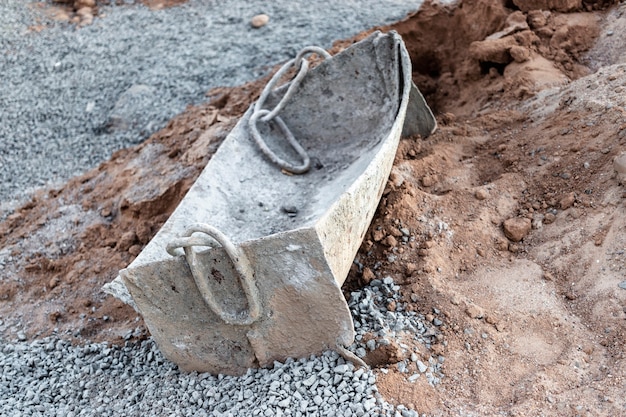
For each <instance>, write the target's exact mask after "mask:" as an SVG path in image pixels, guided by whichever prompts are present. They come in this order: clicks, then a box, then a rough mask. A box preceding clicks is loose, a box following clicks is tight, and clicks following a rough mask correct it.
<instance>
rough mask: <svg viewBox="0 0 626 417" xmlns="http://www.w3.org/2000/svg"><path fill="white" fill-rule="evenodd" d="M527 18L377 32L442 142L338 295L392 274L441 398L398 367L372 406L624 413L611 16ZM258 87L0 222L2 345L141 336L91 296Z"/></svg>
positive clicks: (418, 147) (387, 203) (418, 17)
mask: <svg viewBox="0 0 626 417" xmlns="http://www.w3.org/2000/svg"><path fill="white" fill-rule="evenodd" d="M531 3H532V4H533V5H537V6H535V7H537V8H538V9H536V10H535V9H533V8H530V9H528V8H526V7H524V8H523V9H522V10H518V8H517V6H515V4H517V3H516V2H502V1H498V0H468V1H464V2H461V3H459V4H458V5H456V6H442V5H439V4H425V5H424V6H423V7H422V9H421V10H420V11H419V12H417V13H416V14H414V15H412V16H409V17H407V19H405V20H403V21H402V22H399V23H397V24H395V25H391V26H389V27H384V28H382V29H383V30H391V29H393V30H396V31H398V32H399V33H400V34H401V35H402V36H403V38H404V39H405V41H406V42H407V47H408V49H409V51H410V53H411V58H412V61H413V66H414V73H413V78H414V79H415V81H416V82H417V83H418V85H419V87H420V88H421V89H422V91H423V92H424V93H425V95H426V97H427V100H428V101H429V103H430V104H431V105H432V107H433V108H434V109H435V110H436V112H437V114H438V121H439V124H440V128H439V130H438V131H437V132H436V134H434V135H433V136H431V137H429V138H428V139H427V140H422V139H420V138H404V139H403V140H402V141H401V144H400V148H399V150H398V153H397V156H396V161H395V165H394V168H393V171H392V174H391V177H390V180H389V183H388V186H387V188H386V190H385V192H384V196H383V199H382V201H381V203H380V206H379V208H378V212H377V215H376V217H375V219H374V221H373V223H372V226H371V228H370V230H369V232H368V235H367V236H366V238H365V241H364V243H363V246H362V248H361V250H360V251H359V254H358V261H359V262H358V263H359V264H360V265H362V267H357V265H356V263H355V266H354V268H353V271H351V274H350V277H349V279H348V281H347V283H346V287H345V288H346V291H349V290H350V289H351V288H355V287H358V286H360V285H362V284H364V283H366V282H368V281H369V280H371V279H372V278H373V277H385V276H392V277H393V278H394V282H398V283H402V292H403V296H404V298H405V300H406V302H407V305H408V308H410V309H413V310H415V311H418V312H420V313H422V314H424V315H425V316H427V317H429V319H430V320H432V321H433V323H434V322H435V321H436V322H437V323H438V327H439V328H440V329H441V330H442V333H443V338H441V340H439V343H437V344H435V345H433V346H432V351H433V352H432V353H433V354H434V355H443V356H444V357H445V363H444V369H443V370H444V373H445V375H446V377H445V378H444V379H443V381H442V383H441V384H440V385H438V386H436V387H433V386H430V385H428V384H426V383H423V381H421V382H420V381H419V380H418V382H415V383H411V382H409V381H408V380H407V379H406V378H405V374H403V373H400V372H399V371H397V370H396V368H395V367H390V370H389V372H387V373H382V372H381V373H380V374H379V388H380V391H381V392H382V393H383V394H384V395H385V396H386V398H387V399H388V400H390V401H397V402H398V403H404V404H406V405H409V406H411V405H412V406H413V408H415V409H417V410H418V411H420V413H429V414H432V415H500V414H506V415H540V414H541V415H550V416H561V415H594V416H597V415H604V416H613V415H621V414H623V413H624V410H625V407H626V403H625V402H624V398H623V387H624V383H625V378H626V363H625V362H624V343H625V342H624V340H625V337H626V321H625V320H624V319H625V318H626V312H625V310H624V309H625V307H624V306H625V305H626V291H625V290H624V289H622V287H624V286H626V283H624V281H623V280H624V278H623V277H624V269H625V268H626V257H625V256H626V255H625V249H626V238H624V233H623V230H624V229H625V228H626V220H625V219H626V216H625V214H626V213H624V211H625V210H624V201H625V200H624V197H625V196H626V194H625V190H624V185H623V184H620V179H619V178H618V177H617V176H616V175H615V173H614V170H615V167H616V166H617V165H615V163H614V160H615V158H616V157H617V156H619V155H620V154H621V153H622V152H624V151H626V110H625V108H626V101H625V99H624V97H626V95H625V94H624V92H625V91H626V66H625V65H624V64H623V62H624V56H625V55H624V46H623V45H622V43H621V42H620V38H619V37H618V36H614V35H615V34H619V33H621V32H619V31H620V30H622V29H621V28H624V27H626V22H625V21H624V20H625V19H626V17H623V16H625V15H624V13H623V12H624V10H625V9H624V7H625V6H624V5H621V6H619V7H615V8H614V9H612V10H610V11H608V12H605V11H592V10H595V9H602V8H604V7H606V6H607V5H609V4H612V3H614V2H585V1H583V2H580V1H578V2H576V1H573V2H566V1H544V2H539V1H533V2H525V4H531ZM520 8H521V7H520ZM540 9H543V10H540ZM562 10H573V12H571V13H563V12H561V11H562ZM450 28H454V30H450ZM609 32H612V33H611V34H609ZM366 35H367V34H366V33H364V34H362V35H360V36H358V37H356V38H355V39H351V40H348V41H343V42H338V43H337V44H336V45H335V47H334V49H335V51H337V50H340V49H342V48H344V47H345V46H347V45H348V44H350V43H352V42H354V41H356V40H358V39H361V38H363V37H364V36H366ZM598 37H599V39H602V42H601V43H596V42H595V40H596V39H598ZM622 39H623V38H622ZM590 48H592V50H591V51H590V52H588V50H589V49H590ZM620 62H621V63H622V64H619V63H620ZM598 68H600V69H599V70H598V71H596V69H598ZM594 71H596V72H594ZM264 82H265V80H260V81H259V82H257V83H254V84H250V85H247V86H244V87H241V88H238V89H221V90H215V91H213V92H211V93H210V95H211V97H212V101H211V103H210V104H207V105H204V106H199V107H191V108H189V109H188V110H187V111H186V112H185V113H184V114H182V115H181V116H179V117H178V118H176V119H175V120H173V121H172V122H171V123H170V124H169V125H168V126H167V127H166V128H165V129H164V130H163V131H161V132H159V133H157V134H156V135H154V136H153V137H151V138H150V139H149V140H148V141H147V142H146V143H144V144H142V145H141V146H139V147H136V148H133V149H129V150H124V151H120V152H118V153H117V154H116V155H115V156H114V157H113V158H112V160H111V161H109V162H107V163H105V164H103V165H101V166H100V167H99V168H98V169H96V170H94V171H92V172H90V173H88V174H86V175H84V176H82V177H78V178H76V179H74V180H72V181H71V182H69V183H68V184H67V185H66V186H65V187H64V188H63V189H61V190H50V191H47V192H42V193H40V194H39V195H38V196H37V197H36V198H35V199H33V201H31V202H30V203H29V204H27V205H26V206H24V207H22V208H21V209H20V210H18V211H16V212H15V213H14V214H13V215H11V216H10V217H9V218H8V219H7V220H6V221H5V222H3V223H1V224H0V247H2V248H3V249H2V250H1V251H0V259H5V262H4V264H0V266H1V267H3V279H2V281H0V297H3V302H2V303H0V315H1V316H2V318H3V320H4V325H3V326H2V327H0V330H2V331H3V334H4V337H8V338H14V337H15V335H16V334H17V332H18V331H20V330H22V331H25V332H26V334H27V336H28V337H32V336H35V335H41V334H48V333H50V332H51V331H52V329H54V328H55V327H56V328H58V332H60V333H64V332H67V333H69V334H70V335H74V336H75V337H74V336H72V337H73V338H74V339H75V340H78V339H77V338H81V337H86V338H89V339H90V340H109V341H112V342H116V341H120V340H123V339H122V337H123V336H127V337H129V336H133V335H134V336H140V335H142V334H144V332H145V330H142V329H143V327H142V326H141V320H140V319H139V318H138V317H137V315H136V314H135V312H134V311H133V310H132V309H130V308H129V307H126V306H123V305H121V304H120V303H118V302H116V301H114V300H113V299H112V298H110V297H108V298H107V297H105V296H104V294H103V293H102V292H101V290H100V287H101V285H102V284H104V283H105V282H108V281H110V280H111V279H112V278H114V276H115V275H116V274H117V270H118V269H120V268H123V267H125V266H126V265H127V264H128V263H129V262H130V261H131V260H132V259H133V257H134V256H135V255H136V254H137V253H139V251H140V250H141V248H142V247H143V245H145V243H146V242H147V241H148V240H149V239H150V238H151V236H152V235H153V234H154V233H155V232H156V231H157V230H158V228H159V227H160V225H161V224H162V222H163V221H164V220H165V219H166V218H167V216H168V215H169V213H170V212H171V211H172V210H173V209H174V207H175V206H176V204H177V202H178V201H179V199H180V198H181V197H182V196H183V195H184V193H185V192H186V191H187V189H188V188H189V186H190V184H191V183H192V182H193V181H194V179H195V177H196V176H197V175H198V174H199V172H200V170H201V169H202V167H203V166H204V165H205V164H206V162H207V160H208V159H209V158H210V155H211V154H212V153H213V151H214V150H215V149H216V147H217V146H218V145H219V143H220V141H221V140H222V139H223V137H225V135H226V134H227V133H228V130H229V129H230V128H231V127H232V125H233V123H234V121H235V120H236V118H237V117H238V116H239V115H240V114H242V113H243V111H244V110H245V109H246V108H247V106H248V105H249V103H250V102H251V101H252V100H254V99H255V98H256V97H257V95H258V91H259V88H260V86H262V85H263V84H264ZM207 150H208V151H207ZM618 168H619V167H618ZM407 232H408V236H407ZM409 236H411V238H409ZM6 260H8V262H6ZM422 380H423V378H422Z"/></svg>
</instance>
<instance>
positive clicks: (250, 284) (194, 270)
mask: <svg viewBox="0 0 626 417" xmlns="http://www.w3.org/2000/svg"><path fill="white" fill-rule="evenodd" d="M194 233H204V234H205V235H208V236H192V235H193V234H194ZM209 237H210V238H212V239H214V240H215V241H217V242H218V243H219V244H220V245H221V246H222V247H223V248H224V250H225V251H226V254H227V255H228V257H229V258H230V260H231V262H232V263H233V265H234V267H235V270H236V271H237V275H238V278H239V283H240V284H241V288H242V289H243V292H244V294H245V296H246V300H247V302H248V311H247V312H246V313H244V314H241V313H239V314H236V313H230V312H227V311H225V310H224V309H223V308H222V306H221V305H220V304H219V303H218V302H217V300H216V299H215V297H214V296H213V294H212V293H211V290H210V288H209V285H208V281H207V280H206V278H204V276H203V275H202V274H201V273H200V271H199V269H200V268H199V267H200V265H199V263H200V262H199V261H198V259H197V255H196V253H195V252H194V251H193V247H194V246H213V242H212V241H211V239H210V238H209ZM179 248H183V249H184V251H185V257H186V259H187V263H188V264H189V268H190V269H191V274H192V276H193V279H194V281H195V283H196V286H197V287H198V290H199V291H200V294H201V295H202V298H203V299H204V301H205V302H206V304H207V305H208V306H209V308H210V309H211V310H213V312H214V313H215V314H217V315H218V316H219V317H220V318H221V319H222V320H224V322H226V323H228V324H235V325H240V326H245V325H249V324H252V323H254V322H255V321H256V320H257V319H258V318H259V317H260V315H261V303H260V301H259V294H258V291H257V288H256V285H255V281H254V270H253V269H252V265H251V264H250V261H249V260H248V257H247V256H246V255H245V254H244V252H243V251H242V250H240V249H238V248H237V247H236V246H235V245H233V243H232V242H231V241H230V239H228V237H227V236H226V235H225V234H223V233H222V232H220V231H219V230H218V229H216V228H215V227H213V226H210V225H208V224H206V223H196V224H194V225H192V226H190V227H189V228H188V229H187V230H186V231H185V233H184V236H183V237H180V238H176V239H173V240H172V241H171V242H170V243H168V245H167V247H166V250H167V253H169V254H170V255H172V256H179V255H181V254H180V253H178V252H177V249H179Z"/></svg>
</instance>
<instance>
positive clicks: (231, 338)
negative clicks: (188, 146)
mask: <svg viewBox="0 0 626 417" xmlns="http://www.w3.org/2000/svg"><path fill="white" fill-rule="evenodd" d="M410 73H411V70H410V61H409V57H408V53H407V52H406V49H405V48H404V45H403V43H402V40H401V38H400V37H399V36H397V35H396V34H388V35H382V34H380V33H376V34H373V35H371V36H370V37H369V38H367V39H365V40H363V41H361V42H359V43H357V44H356V45H354V46H352V47H351V48H348V49H347V50H345V51H344V52H342V53H340V54H339V55H337V56H335V57H332V58H328V59H327V60H325V61H324V62H322V63H321V64H320V65H319V66H318V67H316V68H315V69H313V70H312V71H310V72H309V73H308V74H307V75H306V76H305V77H304V78H303V80H302V81H301V83H300V84H299V85H298V87H297V89H296V90H295V93H294V95H293V96H292V97H290V98H289V99H287V101H286V104H285V107H284V108H283V110H282V111H281V112H280V117H281V118H282V120H284V122H285V124H286V126H288V127H289V129H290V130H291V132H292V133H293V135H294V136H295V137H296V138H297V140H298V141H299V142H300V144H301V145H302V146H303V148H304V149H306V151H307V152H308V154H309V155H311V157H312V158H314V161H315V162H314V167H313V168H312V169H311V170H310V171H309V172H307V173H305V174H303V175H286V174H285V172H283V171H281V170H280V169H278V168H277V167H276V166H275V165H274V164H272V163H270V161H268V159H267V158H266V157H265V156H264V155H263V154H261V152H260V151H259V149H258V147H257V146H256V144H255V143H254V142H253V141H252V138H251V136H250V132H249V127H248V126H249V118H250V117H251V115H250V113H251V112H250V111H249V112H248V113H247V114H246V115H244V117H243V118H242V119H241V120H240V122H239V123H238V124H237V126H235V128H234V129H233V131H232V132H231V133H230V135H229V137H228V138H227V139H226V140H225V141H224V143H223V144H222V146H221V147H220V149H219V150H218V151H217V153H216V154H215V156H214V157H213V158H212V159H211V161H210V162H209V164H208V165H207V168H206V169H205V171H204V172H203V173H202V174H201V175H200V177H199V178H198V180H197V181H196V183H195V184H194V186H193V187H192V188H191V189H190V191H189V193H188V194H187V195H186V196H185V198H184V199H183V201H182V202H181V204H180V206H179V207H178V208H177V209H176V211H175V212H174V213H173V214H172V216H171V217H170V219H169V220H168V221H167V222H166V223H165V225H164V226H163V227H162V228H161V230H160V231H159V233H157V235H156V236H155V237H154V238H153V239H152V241H151V242H150V243H149V244H148V246H146V248H145V249H144V250H143V251H142V253H141V254H139V256H138V257H137V259H135V261H134V262H133V263H132V264H131V265H130V266H129V267H128V268H127V269H125V270H123V271H121V272H120V277H121V279H122V281H123V283H124V284H125V286H126V287H127V288H128V290H129V291H130V293H131V295H132V298H133V300H134V303H135V305H136V306H137V308H138V311H139V312H141V313H142V315H143V317H144V320H145V321H146V324H147V325H148V328H149V329H150V332H151V334H152V335H153V337H154V338H155V340H156V341H157V343H158V344H159V346H160V348H161V350H162V351H163V352H164V354H165V356H166V357H168V358H169V359H171V360H172V361H174V362H175V363H177V364H178V365H179V366H180V367H181V368H182V369H185V370H188V371H191V370H196V371H203V372H206V371H209V372H214V373H230V374H238V373H243V372H245V371H246V370H247V368H249V367H252V366H255V365H259V366H269V365H271V364H272V363H273V362H274V361H276V360H285V359H287V358H289V357H304V356H308V355H311V354H319V353H321V352H323V351H324V350H327V349H342V347H344V346H348V345H350V344H351V343H352V342H353V340H354V328H353V325H352V319H351V316H350V312H349V310H348V307H347V304H346V301H345V299H344V297H343V294H342V292H341V289H340V287H341V285H342V284H343V281H344V280H345V278H346V276H347V274H348V271H349V269H350V266H351V264H352V260H353V259H354V255H355V253H356V251H357V250H358V248H359V246H360V245H361V242H362V239H363V236H364V235H365V232H366V231H367V228H368V226H369V223H370V221H371V219H372V216H373V215H374V211H375V209H376V206H377V205H378V201H379V199H380V196H381V195H382V192H383V189H384V186H385V183H386V180H387V177H388V175H389V171H390V170H391V164H392V162H393V159H394V156H395V152H396V149H397V144H398V140H399V138H400V133H401V131H402V129H403V126H404V120H405V115H406V111H407V106H408V101H409V97H410V94H411V91H413V94H414V95H415V94H417V95H419V92H417V90H416V89H415V87H414V86H413V90H412V82H411V79H410V77H409V74H410ZM285 90H286V89H285V88H283V89H282V90H281V91H280V92H278V93H277V95H275V97H272V100H270V102H269V108H270V109H272V108H274V107H276V106H277V102H278V100H279V99H280V98H281V97H282V95H283V94H286V93H284V91H285ZM285 97H286V95H285ZM419 103H420V104H421V105H422V106H423V107H424V108H420V106H419V104H418V105H415V106H414V111H416V110H415V109H419V110H421V112H422V113H429V112H430V111H429V110H428V108H427V107H425V104H424V102H423V100H422V101H421V102H419ZM410 116H411V118H415V117H417V114H411V115H410ZM430 118H431V120H430V121H429V122H428V123H427V125H428V126H430V130H431V131H432V129H434V125H435V124H434V118H433V117H432V114H431V115H430ZM414 123H416V121H413V120H412V121H411V123H410V124H411V125H412V124H414ZM270 126H271V125H270ZM262 134H263V136H265V137H267V138H268V142H269V147H270V148H271V149H275V150H280V152H282V155H279V156H280V157H281V158H283V159H286V160H293V159H294V158H297V155H295V154H294V152H291V154H289V152H287V151H286V149H288V147H287V146H286V143H285V138H284V137H283V138H281V137H280V135H281V134H284V132H281V130H279V129H265V130H264V131H263V133H262ZM275 152H276V151H275ZM285 207H292V208H291V209H286V208H285ZM296 213H297V215H296V216H293V214H296ZM196 223H210V225H211V227H215V228H216V229H217V230H218V231H217V232H215V233H218V234H219V233H220V232H221V233H223V234H224V235H225V236H224V237H223V240H228V239H230V240H231V241H232V242H234V246H233V249H232V253H231V252H228V254H227V252H226V251H225V250H224V248H220V247H217V248H213V249H210V250H206V251H204V252H195V250H194V249H193V248H189V249H186V250H185V253H186V257H185V256H176V257H172V256H171V255H170V254H169V253H166V247H167V246H168V245H169V244H170V243H171V242H172V241H175V240H177V239H180V238H182V237H186V238H187V239H189V238H191V233H190V232H187V230H188V229H189V228H190V227H194V226H193V225H194V224H196ZM198 227H199V229H198V230H200V229H203V228H204V229H205V230H207V227H205V226H198ZM209 233H210V232H209ZM221 243H223V245H226V244H227V242H221ZM207 245H211V246H213V245H212V244H210V243H203V244H200V245H198V246H207ZM175 254H176V253H175ZM244 260H245V263H246V264H247V265H246V266H245V267H244V266H242V267H237V270H235V268H233V266H232V265H231V263H239V262H243V261H244ZM118 280H119V278H118ZM118 285H119V284H118ZM108 288H109V291H112V293H113V294H115V293H116V288H119V287H115V286H109V287H108ZM120 296H121V297H126V295H125V294H123V293H122V294H120ZM203 299H204V300H203ZM205 302H206V303H205ZM259 309H260V310H261V311H260V312H259V311H258V310H259ZM259 314H260V317H257V316H258V315H259ZM228 317H231V319H228Z"/></svg>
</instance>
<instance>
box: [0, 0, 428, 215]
mask: <svg viewBox="0 0 626 417" xmlns="http://www.w3.org/2000/svg"><path fill="white" fill-rule="evenodd" d="M133 1H134V0H133ZM130 2H132V1H130ZM127 3H128V1H127ZM418 5H419V2H416V1H410V0H387V1H375V0H359V1H345V0H344V1H331V0H324V1H315V2H293V1H289V0H282V1H273V2H261V1H242V0H221V1H216V0H192V1H190V2H189V3H187V4H185V5H183V6H181V7H176V8H171V9H168V10H163V11H150V10H148V9H147V8H145V7H143V6H140V5H131V6H123V7H120V6H118V7H101V12H102V13H103V14H105V15H106V16H105V17H104V18H96V19H95V20H94V24H93V25H91V26H87V27H85V28H82V29H76V28H75V27H73V26H68V25H67V24H60V23H57V24H52V23H51V22H50V24H51V27H49V28H47V29H45V30H43V31H41V32H39V33H36V32H30V31H28V30H27V27H28V26H29V25H32V24H33V23H34V19H33V17H32V16H31V12H30V11H29V9H28V8H27V6H26V5H25V2H24V0H2V2H0V74H2V80H1V81H0V202H1V203H0V217H1V216H2V214H3V212H4V214H6V211H7V210H9V209H10V208H11V207H12V206H14V205H15V203H16V202H15V201H14V200H15V199H16V198H20V197H23V196H24V195H25V191H26V192H28V191H30V190H32V189H33V188H36V187H41V186H43V185H46V184H55V183H60V182H63V181H65V180H67V179H68V178H70V177H72V176H74V175H77V174H79V173H82V172H84V171H85V170H87V169H89V168H92V167H94V166H96V165H97V164H99V163H100V162H102V161H104V160H106V159H108V158H109V157H110V155H111V153H112V152H113V151H115V150H117V149H120V148H123V147H126V146H129V145H133V144H136V143H139V142H141V141H142V140H144V139H145V138H147V137H148V136H149V135H150V134H151V133H153V132H154V131H156V130H158V129H159V128H161V127H163V126H164V125H165V123H166V122H167V121H168V120H169V119H171V118H172V117H173V116H174V115H175V114H177V113H179V112H181V111H182V110H183V109H184V108H185V106H187V105H188V104H190V103H197V102H200V101H202V100H203V99H205V97H204V94H205V93H206V91H208V90H209V89H211V88H213V87H217V86H224V85H228V86H230V85H238V84H241V83H243V82H245V81H249V80H252V79H255V78H257V77H259V76H261V75H263V74H265V73H266V72H267V70H268V69H269V68H270V67H271V66H272V65H274V64H276V63H278V62H280V61H283V60H286V59H288V58H291V57H292V56H293V55H294V54H295V52H296V51H298V50H299V49H300V48H301V47H303V46H306V45H310V44H317V45H320V46H323V47H330V46H331V44H332V41H333V40H336V39H342V38H346V37H348V36H351V35H354V34H356V33H358V32H359V31H361V30H363V29H366V28H368V27H372V26H375V25H379V24H384V23H389V22H392V21H394V20H397V19H399V18H402V17H403V16H405V15H406V13H407V12H409V11H412V10H414V9H416V8H417V7H418ZM258 13H266V14H268V15H269V16H270V22H269V24H268V25H267V26H265V27H263V28H260V29H253V28H251V26H250V24H249V21H250V19H251V17H252V16H254V15H255V14H258Z"/></svg>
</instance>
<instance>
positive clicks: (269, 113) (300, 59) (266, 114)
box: [248, 46, 331, 174]
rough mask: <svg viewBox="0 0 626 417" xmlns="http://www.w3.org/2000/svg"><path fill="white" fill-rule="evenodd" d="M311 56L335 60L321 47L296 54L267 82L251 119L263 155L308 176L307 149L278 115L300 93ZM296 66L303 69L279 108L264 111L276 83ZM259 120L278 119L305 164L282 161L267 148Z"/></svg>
mask: <svg viewBox="0 0 626 417" xmlns="http://www.w3.org/2000/svg"><path fill="white" fill-rule="evenodd" d="M310 53H316V54H318V55H320V56H323V57H324V58H326V59H328V58H330V57H331V55H330V54H329V53H328V52H326V51H325V50H324V49H322V48H320V47H317V46H308V47H306V48H304V49H302V50H301V51H300V52H299V53H298V55H296V57H295V58H293V59H291V60H289V61H287V62H286V63H285V65H283V66H282V67H281V68H280V69H279V70H278V71H277V72H276V74H274V76H273V77H272V78H271V79H270V81H269V82H268V83H267V85H266V86H265V88H264V89H263V91H262V92H261V95H260V96H259V99H258V100H257V102H256V103H255V104H254V109H253V112H252V116H250V119H249V121H248V124H249V127H250V133H251V134H252V137H253V138H254V141H255V142H256V143H257V145H258V146H259V148H260V149H261V152H263V154H265V156H267V157H268V158H269V159H270V161H272V162H273V163H274V164H276V165H278V166H279V167H280V168H281V169H283V170H285V171H288V172H291V173H293V174H304V173H305V172H307V171H308V170H309V168H310V167H311V159H310V158H309V156H308V154H307V153H306V151H305V150H304V148H303V147H302V146H301V145H300V144H299V143H298V141H297V140H296V138H295V137H294V136H293V134H292V133H291V131H290V130H289V128H288V127H287V125H286V124H285V123H284V122H283V120H282V119H281V118H280V117H278V113H279V112H280V111H281V110H282V109H283V108H284V107H285V105H286V103H287V102H288V101H289V99H290V98H291V97H292V96H293V94H294V93H295V91H296V88H297V87H298V85H300V82H301V81H302V79H303V78H304V76H305V75H306V73H307V72H308V70H309V63H308V61H306V60H305V59H304V56H305V55H307V54H310ZM292 66H293V67H298V66H299V67H300V69H299V70H298V73H297V74H296V76H295V77H294V79H293V80H291V81H290V82H289V84H288V85H289V86H288V87H287V91H286V92H285V94H284V95H283V97H282V98H281V100H280V101H279V102H278V104H276V107H274V109H272V110H268V109H264V108H263V106H264V105H265V102H266V101H267V99H268V97H269V95H270V94H271V93H272V92H273V91H275V88H274V87H275V85H276V83H278V81H279V80H280V79H281V78H282V77H283V76H284V75H285V74H286V73H287V71H288V70H289V69H290V68H291V67H292ZM259 119H260V120H262V121H263V122H266V123H268V122H270V121H272V120H276V123H277V124H278V126H279V128H280V130H281V131H282V132H283V134H284V135H285V137H286V138H287V140H288V142H289V144H290V145H291V146H292V147H293V148H294V149H295V151H296V152H297V153H298V156H300V158H302V161H303V162H302V164H301V165H294V164H291V163H289V162H286V161H285V160H283V159H281V158H279V157H278V156H276V154H275V153H274V152H273V151H272V150H271V149H270V148H269V147H268V146H267V144H266V143H265V140H264V139H263V137H262V136H261V134H260V133H259V129H258V128H257V122H258V120H259Z"/></svg>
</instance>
